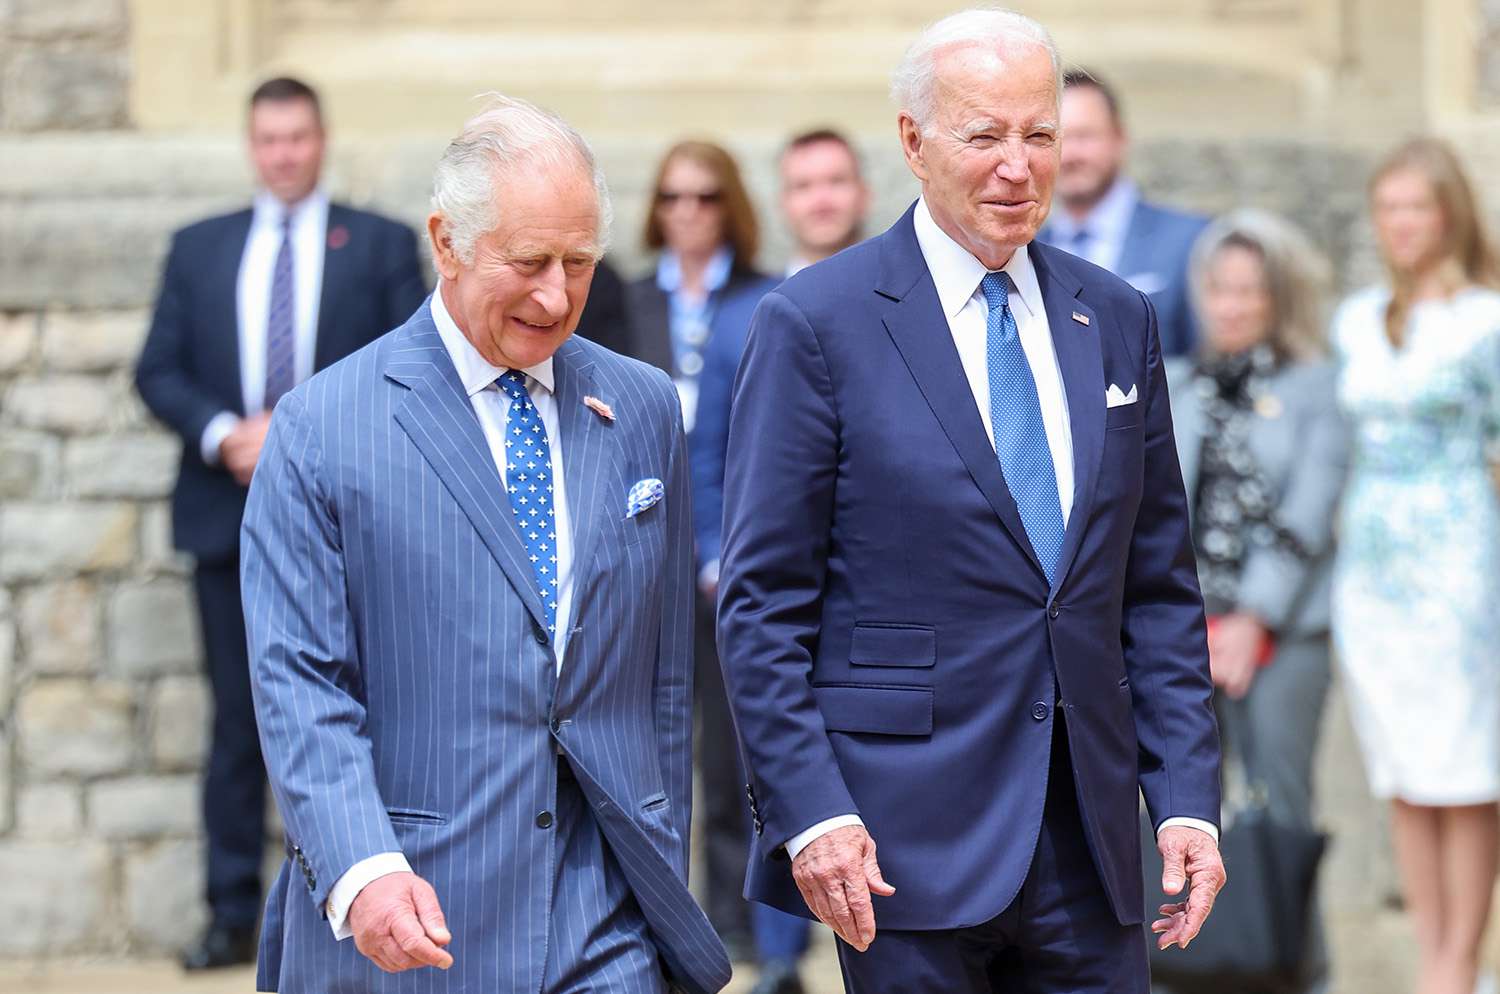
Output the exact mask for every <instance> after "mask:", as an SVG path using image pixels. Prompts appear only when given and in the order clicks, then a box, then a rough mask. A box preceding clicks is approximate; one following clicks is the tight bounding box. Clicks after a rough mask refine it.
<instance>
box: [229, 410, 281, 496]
mask: <svg viewBox="0 0 1500 994" xmlns="http://www.w3.org/2000/svg"><path fill="white" fill-rule="evenodd" d="M270 427H271V412H270V411H263V412H262V413H260V414H256V415H254V416H253V417H248V418H244V419H243V420H241V421H240V423H239V424H237V425H235V426H234V428H233V429H231V430H230V432H229V434H228V435H225V436H224V441H222V442H220V443H219V463H220V465H222V466H223V467H224V468H225V469H227V470H229V472H230V474H231V475H232V476H233V477H234V482H236V483H238V484H239V485H240V486H242V487H248V486H249V485H250V477H251V476H253V475H254V474H255V464H256V463H258V462H259V461H260V450H261V447H262V446H264V445H265V444H266V429H268V428H270Z"/></svg>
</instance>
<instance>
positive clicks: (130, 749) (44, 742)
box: [0, 679, 137, 903]
mask: <svg viewBox="0 0 1500 994" xmlns="http://www.w3.org/2000/svg"><path fill="white" fill-rule="evenodd" d="M15 713H16V734H17V739H18V741H19V743H20V759H21V762H22V763H23V764H24V765H25V767H26V768H27V771H28V773H29V774H31V775H43V776H45V775H61V776H97V775H102V774H108V773H120V772H123V771H125V770H128V769H130V767H131V766H132V765H133V763H134V761H135V756H136V752H137V741H136V738H137V737H136V729H135V702H134V699H133V697H132V695H131V692H130V688H128V687H126V686H123V685H121V684H117V683H105V682H94V681H90V680H75V679H57V680H41V681H34V682H31V683H29V684H28V685H27V686H26V688H25V689H24V690H23V691H22V692H21V693H20V695H19V697H18V699H17V701H16V712H15ZM3 879H5V877H4V875H3V874H0V880H3ZM0 903H3V902H0Z"/></svg>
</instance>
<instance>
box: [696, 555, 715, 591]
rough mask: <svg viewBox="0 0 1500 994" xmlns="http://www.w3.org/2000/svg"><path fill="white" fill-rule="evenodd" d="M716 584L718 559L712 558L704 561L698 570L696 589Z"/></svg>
mask: <svg viewBox="0 0 1500 994" xmlns="http://www.w3.org/2000/svg"><path fill="white" fill-rule="evenodd" d="M718 585H719V561H718V560H717V559H714V560H711V561H709V562H706V563H704V564H703V568H702V569H700V570H699V571H698V589H699V590H706V589H708V588H709V587H717V586H718Z"/></svg>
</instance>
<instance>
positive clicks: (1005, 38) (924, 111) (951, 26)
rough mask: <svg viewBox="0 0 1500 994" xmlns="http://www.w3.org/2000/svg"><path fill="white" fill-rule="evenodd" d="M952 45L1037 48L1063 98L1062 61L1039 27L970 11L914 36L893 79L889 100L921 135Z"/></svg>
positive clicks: (1010, 14) (995, 11)
mask: <svg viewBox="0 0 1500 994" xmlns="http://www.w3.org/2000/svg"><path fill="white" fill-rule="evenodd" d="M953 45H987V46H991V47H995V48H1008V47H1029V46H1038V47H1040V48H1041V49H1042V50H1043V51H1045V52H1046V53H1047V55H1048V56H1049V57H1050V58H1051V59H1052V76H1053V78H1054V79H1055V80H1056V81H1057V93H1058V98H1059V100H1060V99H1061V97H1062V59H1061V57H1060V56H1059V55H1058V54H1057V44H1056V43H1055V42H1054V41H1053V40H1052V35H1050V34H1049V33H1048V32H1047V29H1046V28H1044V27H1042V25H1041V24H1040V23H1038V22H1037V21H1034V20H1032V19H1031V18H1029V17H1027V16H1026V15H1024V14H1018V13H1016V12H1015V11H1013V10H1003V9H999V8H994V7H974V8H970V9H969V10H961V11H959V12H958V13H957V14H950V15H948V16H947V17H945V18H943V19H942V20H941V21H938V22H936V23H935V24H930V25H928V26H927V28H926V29H925V30H924V31H923V32H922V33H921V34H920V35H918V36H917V40H916V41H914V42H912V43H911V45H910V46H909V47H908V48H907V49H906V54H905V55H903V56H902V57H901V63H900V65H898V66H896V71H895V72H894V73H892V74H891V99H892V100H894V101H895V102H896V107H897V109H899V110H901V111H904V112H905V113H907V114H909V115H911V119H912V120H913V121H915V122H916V124H917V127H918V128H919V129H921V130H922V131H923V132H924V133H925V132H926V131H927V130H928V129H929V128H930V127H931V125H932V120H933V117H934V115H935V114H936V112H937V106H936V103H937V100H936V97H935V95H934V93H933V91H934V89H935V88H936V85H935V84H936V82H937V53H938V51H939V50H940V49H943V48H947V47H950V46H953Z"/></svg>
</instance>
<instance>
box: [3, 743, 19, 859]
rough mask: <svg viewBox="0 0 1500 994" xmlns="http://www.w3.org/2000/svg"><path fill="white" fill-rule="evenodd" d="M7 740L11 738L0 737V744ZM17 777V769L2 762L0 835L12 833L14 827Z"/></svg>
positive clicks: (8, 763)
mask: <svg viewBox="0 0 1500 994" xmlns="http://www.w3.org/2000/svg"><path fill="white" fill-rule="evenodd" d="M7 739H9V736H0V744H3V743H5V741H6V740H7ZM15 776H16V774H15V768H14V767H13V766H12V764H11V763H10V762H8V761H7V762H0V835H4V834H6V833H8V832H10V830H11V827H12V825H13V819H12V817H11V813H12V812H13V811H14V810H15V808H14V807H13V806H12V805H11V798H12V794H13V793H14V791H15Z"/></svg>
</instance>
